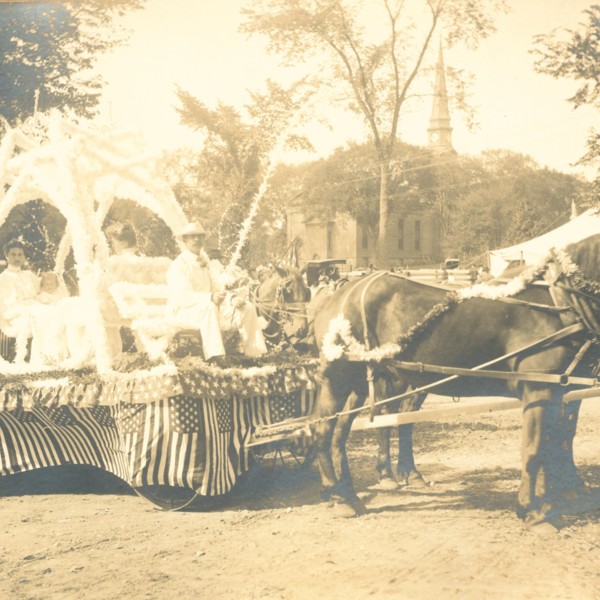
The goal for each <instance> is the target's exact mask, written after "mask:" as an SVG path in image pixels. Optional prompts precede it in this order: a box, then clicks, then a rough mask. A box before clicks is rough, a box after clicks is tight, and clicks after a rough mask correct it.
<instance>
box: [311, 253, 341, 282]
mask: <svg viewBox="0 0 600 600" xmlns="http://www.w3.org/2000/svg"><path fill="white" fill-rule="evenodd" d="M345 264H346V259H345V258H324V259H322V260H309V261H308V262H307V263H306V267H305V272H306V284H307V285H308V286H309V287H311V286H315V285H317V284H318V283H319V280H320V279H321V277H327V278H328V279H329V280H330V281H337V280H338V279H340V277H341V275H340V265H345Z"/></svg>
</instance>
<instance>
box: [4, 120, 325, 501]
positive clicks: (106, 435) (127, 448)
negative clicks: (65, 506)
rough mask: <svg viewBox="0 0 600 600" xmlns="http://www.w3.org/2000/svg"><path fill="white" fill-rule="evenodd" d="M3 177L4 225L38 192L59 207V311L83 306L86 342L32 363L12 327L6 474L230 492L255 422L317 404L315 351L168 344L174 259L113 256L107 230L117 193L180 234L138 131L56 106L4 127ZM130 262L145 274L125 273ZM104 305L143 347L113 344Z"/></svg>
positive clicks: (171, 201) (171, 202)
mask: <svg viewBox="0 0 600 600" xmlns="http://www.w3.org/2000/svg"><path fill="white" fill-rule="evenodd" d="M0 181H1V182H2V185H1V186H0V225H1V224H2V223H4V222H5V221H6V219H7V218H8V217H9V215H10V213H11V211H12V210H13V209H14V208H15V207H17V206H19V205H22V204H26V203H27V202H29V201H31V200H32V199H41V200H42V201H44V202H46V203H47V204H49V205H51V206H53V207H55V208H56V209H57V210H58V211H60V213H61V214H62V215H63V216H64V219H65V222H66V225H65V229H64V232H63V233H62V237H61V241H60V243H59V244H58V250H57V252H56V256H54V257H53V258H54V261H53V262H54V271H55V272H56V273H58V274H59V275H61V274H62V273H63V271H64V269H65V261H66V259H67V256H69V254H70V253H72V254H71V255H72V257H73V259H74V271H75V275H76V281H77V292H76V295H75V294H71V295H70V296H69V297H68V298H65V300H64V306H65V307H66V308H65V310H64V311H63V312H66V313H67V314H68V315H69V317H70V318H73V316H74V315H75V316H77V317H78V318H76V319H75V320H76V321H78V324H79V330H78V335H79V337H80V341H81V344H79V348H80V350H81V351H80V352H72V353H71V354H70V355H68V356H65V357H64V358H55V359H54V360H46V361H43V362H41V363H40V362H38V363H33V362H29V361H27V360H26V359H25V357H26V354H27V352H26V346H27V339H26V338H24V336H17V339H16V346H17V352H16V355H17V357H16V360H15V361H14V362H8V361H7V360H4V359H3V360H1V361H0V381H1V382H2V388H1V399H0V472H1V473H2V474H3V475H10V474H14V473H19V472H23V471H28V470H32V469H37V468H42V467H51V466H57V465H63V464H84V465H92V466H95V467H98V468H100V469H103V470H106V471H109V472H111V473H114V474H115V475H117V476H118V477H120V478H122V479H123V480H125V481H127V482H128V483H129V484H130V485H132V486H133V487H134V488H135V489H136V490H137V491H139V492H140V493H142V495H145V496H146V497H149V498H150V499H151V500H153V501H155V502H156V503H157V504H159V505H161V506H163V507H169V508H181V507H183V506H185V505H187V504H188V503H189V502H190V501H191V500H192V499H194V498H195V497H196V496H216V495H221V494H224V493H226V492H228V491H230V490H231V488H232V487H233V486H234V484H235V483H236V481H237V479H238V478H239V476H240V475H242V474H243V473H244V472H245V471H246V470H248V468H249V453H248V448H247V445H248V442H249V440H250V439H251V437H252V434H253V432H254V430H255V429H256V428H257V427H260V426H264V425H267V426H268V425H270V424H272V423H276V422H278V421H281V420H284V419H288V418H293V417H300V416H303V415H306V414H308V412H310V409H311V406H312V403H313V401H314V389H315V384H314V371H315V368H316V365H315V364H314V362H311V361H302V360H298V358H297V357H294V359H293V360H286V358H285V356H279V357H277V358H274V357H273V356H268V357H266V358H264V359H261V360H254V361H249V362H246V363H244V364H240V365H232V366H231V367H229V368H225V369H223V368H219V367H216V366H211V365H208V364H206V363H204V362H203V361H202V360H201V359H199V358H194V357H187V358H185V359H182V360H176V359H173V358H172V357H170V356H169V353H168V352H167V348H168V344H169V341H170V340H171V339H172V337H173V331H172V330H171V329H170V328H169V326H168V325H167V324H166V323H165V322H164V318H163V312H164V307H163V306H162V304H161V300H164V297H165V280H164V276H165V273H166V269H167V267H168V265H169V263H170V260H169V258H167V257H142V256H130V257H124V258H123V259H120V260H117V258H116V257H114V256H111V255H110V249H109V245H108V242H107V239H106V235H105V233H104V231H103V226H104V223H105V220H106V216H107V214H108V212H109V210H110V208H111V205H112V204H113V202H114V201H115V200H116V199H117V198H126V199H129V200H133V201H135V202H136V203H137V204H138V205H140V206H142V207H144V208H146V209H149V210H150V211H152V212H153V213H154V214H155V215H157V216H158V217H159V218H160V219H161V220H162V221H163V222H164V223H165V224H166V225H167V226H168V228H169V229H170V230H171V231H172V232H177V231H179V230H181V228H182V227H183V226H184V225H185V224H186V223H187V218H186V216H185V214H184V212H183V210H182V208H181V206H180V205H179V204H178V202H177V200H176V198H175V196H174V194H173V192H172V190H171V188H170V187H169V186H168V184H167V183H166V182H164V181H163V180H162V179H161V177H160V176H159V174H158V171H157V159H156V157H153V156H152V155H150V154H149V153H147V152H144V150H143V142H142V140H141V139H140V138H139V137H138V136H136V135H132V134H131V133H122V134H119V133H104V132H100V131H98V130H95V129H93V128H89V127H84V126H81V125H77V124H75V123H73V122H71V121H69V120H68V119H66V118H64V117H62V116H61V115H59V114H58V113H52V114H48V115H37V116H36V120H35V123H33V124H31V123H29V125H28V126H27V127H21V128H8V127H7V131H6V133H5V135H4V136H3V138H2V140H1V144H0ZM264 186H266V182H265V183H264V184H263V188H261V191H260V192H259V194H262V193H264ZM257 204H258V200H257V202H255V204H254V206H253V209H252V210H253V212H255V211H256V206H257ZM252 217H253V213H252V214H251V215H249V217H248V219H247V220H246V222H245V223H244V227H243V230H244V228H245V230H246V231H247V229H248V228H249V227H250V224H251V219H252ZM242 242H243V240H240V244H238V247H237V248H236V251H235V252H234V257H233V260H232V262H231V263H230V265H229V266H228V268H227V269H226V276H231V274H232V272H233V271H234V269H235V267H236V265H235V262H236V260H237V258H239V251H240V249H241V247H242ZM123 270H126V271H127V272H128V273H138V274H142V275H143V277H142V281H136V280H135V278H133V280H132V278H131V277H129V278H128V280H126V281H120V279H123V278H121V277H120V276H119V273H120V272H121V271H123ZM107 303H108V304H111V306H112V307H113V308H114V306H116V308H117V311H118V315H119V319H120V322H119V323H117V325H119V324H123V323H126V324H127V325H129V326H131V327H132V329H133V330H134V332H136V333H137V339H138V340H139V341H140V342H139V343H140V345H142V346H143V347H142V348H140V350H143V351H144V352H140V353H138V354H135V355H127V356H125V355H122V354H120V353H114V352H112V351H111V348H110V343H109V337H110V327H111V326H112V327H114V323H112V324H110V323H107V319H106V305H107ZM19 337H20V338H21V339H19ZM165 490H166V491H165ZM171 492H173V493H171ZM175 492H176V493H175Z"/></svg>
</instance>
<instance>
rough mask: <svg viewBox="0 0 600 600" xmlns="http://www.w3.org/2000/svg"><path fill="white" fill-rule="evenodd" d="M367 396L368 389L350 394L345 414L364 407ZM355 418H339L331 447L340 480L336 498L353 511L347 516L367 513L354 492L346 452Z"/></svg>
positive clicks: (344, 416) (345, 416)
mask: <svg viewBox="0 0 600 600" xmlns="http://www.w3.org/2000/svg"><path fill="white" fill-rule="evenodd" d="M366 394H367V390H366V389H359V390H356V391H355V392H353V393H352V394H350V396H349V397H348V400H347V401H346V404H345V405H344V412H346V411H347V410H353V409H354V408H357V407H359V406H362V404H364V401H365V397H366ZM355 416H356V415H355V414H352V415H343V416H341V417H339V419H338V421H337V423H336V426H335V429H334V431H333V439H332V445H331V453H332V459H333V465H334V469H335V474H336V477H337V480H338V483H337V488H336V496H337V498H338V499H339V500H340V501H342V502H344V503H345V504H347V505H349V507H350V509H351V510H350V511H348V512H347V514H346V515H345V516H354V515H360V514H363V513H365V512H366V508H365V506H364V504H363V503H362V501H361V500H360V499H359V497H358V496H357V495H356V491H355V490H354V483H353V481H352V475H351V473H350V465H349V463H348V453H347V451H346V442H347V441H348V436H349V435H350V430H351V427H352V421H353V420H354V417H355Z"/></svg>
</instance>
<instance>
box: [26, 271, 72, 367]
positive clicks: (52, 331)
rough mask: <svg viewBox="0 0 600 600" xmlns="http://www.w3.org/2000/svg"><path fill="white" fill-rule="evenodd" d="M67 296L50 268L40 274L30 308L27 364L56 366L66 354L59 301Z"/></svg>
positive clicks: (62, 311)
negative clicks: (29, 351)
mask: <svg viewBox="0 0 600 600" xmlns="http://www.w3.org/2000/svg"><path fill="white" fill-rule="evenodd" d="M66 296H67V291H66V288H65V285H64V283H63V284H62V285H61V281H60V279H59V276H58V275H57V274H56V273H54V272H52V271H45V272H43V273H41V274H40V292H39V293H38V295H37V296H36V297H35V303H34V305H33V306H32V308H31V332H32V334H33V340H32V343H31V363H32V364H33V365H37V366H42V365H57V364H58V363H60V362H61V361H63V360H65V358H67V357H68V351H67V342H66V338H65V311H64V310H63V307H62V306H61V304H60V301H61V300H62V299H63V298H65V297H66Z"/></svg>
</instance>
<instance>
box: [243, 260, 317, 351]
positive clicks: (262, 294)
mask: <svg viewBox="0 0 600 600" xmlns="http://www.w3.org/2000/svg"><path fill="white" fill-rule="evenodd" d="M309 301H310V290H309V289H308V287H307V286H306V284H305V282H304V278H303V277H302V274H301V272H300V271H299V270H298V269H294V268H292V267H282V266H279V265H272V268H271V273H270V274H269V275H268V276H267V277H266V279H264V280H263V281H262V282H261V283H260V284H259V285H258V287H257V288H256V289H255V290H254V295H253V303H254V304H255V306H256V308H257V311H258V315H259V316H262V317H263V318H264V319H265V320H266V321H267V326H266V328H265V329H264V330H263V334H264V336H265V340H266V341H267V343H268V345H269V346H271V347H273V346H278V345H280V344H281V343H284V342H287V343H289V344H290V345H294V343H296V342H297V341H298V340H300V339H302V338H304V337H305V336H306V332H307V329H308V323H307V316H306V307H307V304H308V302H309Z"/></svg>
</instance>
